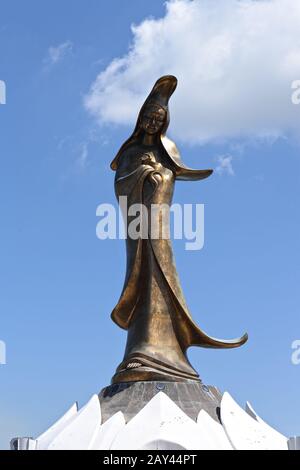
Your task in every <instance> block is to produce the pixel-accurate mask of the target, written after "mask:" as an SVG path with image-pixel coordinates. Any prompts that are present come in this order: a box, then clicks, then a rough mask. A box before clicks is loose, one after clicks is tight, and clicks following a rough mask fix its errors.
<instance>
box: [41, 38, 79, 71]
mask: <svg viewBox="0 0 300 470" xmlns="http://www.w3.org/2000/svg"><path fill="white" fill-rule="evenodd" d="M72 49H73V43H72V42H71V41H66V42H63V43H62V44H59V45H58V46H55V47H54V46H51V47H49V49H48V55H47V57H46V59H45V61H44V62H45V64H46V65H48V66H51V65H55V64H57V63H58V62H61V61H62V60H63V59H64V58H65V57H66V56H67V55H68V54H70V53H71V52H72Z"/></svg>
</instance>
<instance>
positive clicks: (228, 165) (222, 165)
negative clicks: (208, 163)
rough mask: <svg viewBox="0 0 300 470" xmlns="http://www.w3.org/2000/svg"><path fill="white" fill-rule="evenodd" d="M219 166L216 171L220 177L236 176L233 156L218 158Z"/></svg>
mask: <svg viewBox="0 0 300 470" xmlns="http://www.w3.org/2000/svg"><path fill="white" fill-rule="evenodd" d="M217 161H218V166H217V167H216V169H215V171H216V173H218V174H219V175H223V174H225V175H229V176H234V169H233V166H232V156H231V155H220V156H219V157H218V158H217Z"/></svg>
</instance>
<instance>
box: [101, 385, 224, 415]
mask: <svg viewBox="0 0 300 470" xmlns="http://www.w3.org/2000/svg"><path fill="white" fill-rule="evenodd" d="M159 392H164V393H165V394H166V395H167V396H168V397H169V398H170V399H171V400H172V401H173V402H174V403H175V404H176V405H177V406H179V408H181V409H182V411H184V412H185V413H186V414H187V415H188V416H189V417H190V418H192V419H193V420H194V421H196V420H197V417H198V414H199V412H200V411H201V410H205V411H206V412H207V413H208V414H209V415H210V416H211V417H212V418H213V419H214V420H216V421H217V422H220V420H219V409H220V403H221V399H222V395H221V393H220V392H219V391H218V389H217V388H216V387H211V386H206V385H203V384H202V383H200V382H196V381H190V382H186V381H185V382H174V381H141V382H121V383H116V384H113V385H109V386H108V387H106V388H104V389H103V390H101V392H100V393H99V400H100V404H101V413H102V422H105V421H106V420H107V419H109V418H110V417H111V416H113V415H114V414H115V413H117V412H118V411H121V412H122V413H123V414H124V417H125V420H126V422H128V421H130V420H131V419H132V418H133V417H134V416H135V415H136V414H137V413H138V412H139V411H140V410H141V409H142V408H143V407H144V406H146V405H147V403H148V402H149V401H150V400H151V399H152V398H153V397H154V396H155V395H156V394H157V393H159Z"/></svg>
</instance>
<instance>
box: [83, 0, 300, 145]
mask: <svg viewBox="0 0 300 470" xmlns="http://www.w3.org/2000/svg"><path fill="white" fill-rule="evenodd" d="M299 25H300V1H299V0H260V1H254V0H194V1H192V0H169V1H167V3H166V12H165V16H164V17H163V18H160V19H153V18H152V19H151V18H147V19H145V20H144V21H142V22H141V23H140V24H139V25H137V26H132V34H133V39H132V44H131V47H130V49H129V51H128V53H127V54H126V55H124V56H123V57H120V58H115V59H114V60H113V61H112V62H111V63H110V64H109V65H108V67H106V69H105V70H103V71H102V72H101V73H100V74H99V75H98V77H97V78H96V80H95V81H94V83H93V84H92V86H91V89H90V91H89V93H88V95H87V96H86V98H85V106H86V108H87V110H88V111H89V112H90V113H91V114H92V115H94V116H95V117H96V119H97V120H98V122H99V123H100V124H105V123H108V124H111V123H114V124H130V125H132V123H133V122H134V121H135V118H136V115H137V112H138V109H139V106H140V105H141V104H142V102H143V100H144V99H145V97H146V95H147V93H148V92H149V91H150V89H151V87H152V85H153V83H154V81H155V80H156V79H157V78H158V77H160V76H161V75H163V74H174V75H176V76H177V77H178V79H179V84H178V88H177V90H176V92H175V94H174V96H173V97H172V99H171V102H170V107H171V113H172V116H171V117H172V119H171V128H170V129H171V131H172V134H173V136H174V137H176V138H179V139H181V140H183V141H188V142H191V143H203V142H207V141H210V140H216V139H220V140H222V139H227V138H240V137H242V138H245V137H246V138H252V137H255V138H268V139H270V138H271V139H274V138H277V137H279V136H287V135H290V134H300V106H295V105H293V104H292V102H291V95H292V90H291V83H292V81H293V80H296V79H299V78H300V33H299V31H300V29H299Z"/></svg>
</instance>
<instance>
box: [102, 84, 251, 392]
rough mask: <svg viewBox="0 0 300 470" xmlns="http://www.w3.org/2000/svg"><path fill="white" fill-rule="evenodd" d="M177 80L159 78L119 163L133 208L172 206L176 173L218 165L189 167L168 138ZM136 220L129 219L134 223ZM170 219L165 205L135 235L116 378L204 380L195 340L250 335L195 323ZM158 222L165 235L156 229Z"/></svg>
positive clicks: (121, 184) (192, 174)
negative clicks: (196, 364) (190, 354)
mask: <svg viewBox="0 0 300 470" xmlns="http://www.w3.org/2000/svg"><path fill="white" fill-rule="evenodd" d="M176 86H177V79H176V78H175V77H174V76H164V77H161V78H160V79H159V80H158V81H157V82H156V83H155V85H154V87H153V89H152V91H151V93H150V95H149V96H148V98H147V99H146V101H145V103H144V104H143V106H142V108H141V110H140V113H139V116H138V120H137V124H136V127H135V129H134V132H133V134H132V135H131V136H130V138H129V139H128V140H127V141H126V142H125V143H124V144H123V145H122V147H121V148H120V150H119V152H118V154H117V155H116V157H115V159H114V160H113V162H112V163H111V168H112V169H113V170H114V171H116V177H115V192H116V195H117V198H119V197H120V196H127V198H128V201H127V203H128V207H130V206H131V205H132V204H141V203H142V204H144V205H145V206H146V207H147V208H149V213H150V208H151V205H153V204H158V205H159V206H160V205H165V204H167V205H168V206H170V204H171V202H172V196H173V191H174V184H175V180H187V181H196V180H201V179H204V178H207V177H208V176H210V175H211V174H212V172H213V171H212V170H192V169H190V168H187V167H186V166H185V165H184V164H183V163H182V161H181V158H180V155H179V152H178V150H177V148H176V146H175V144H174V143H173V142H172V141H170V139H168V138H167V137H166V131H167V127H168V124H169V109H168V102H169V98H170V96H171V95H172V93H173V92H174V90H175V88H176ZM159 206H158V207H159ZM131 220H132V218H131V217H128V218H127V222H126V223H127V229H128V226H129V224H130V222H131ZM168 223H169V220H168V218H166V217H163V218H162V217H161V216H160V215H159V212H158V216H157V219H156V220H153V219H152V220H148V226H147V234H148V236H147V237H144V236H141V237H139V238H137V239H132V238H131V237H130V236H127V239H126V250H127V270H126V277H125V283H124V287H123V291H122V294H121V297H120V299H119V302H118V304H117V305H116V307H115V308H114V310H113V312H112V319H113V320H114V321H115V322H116V323H117V324H118V325H119V326H120V327H121V328H123V329H125V330H127V331H128V336H127V345H126V350H125V355H124V359H123V361H122V363H121V364H120V365H119V367H118V368H117V371H116V373H115V375H114V377H113V379H112V383H117V382H131V381H148V380H151V381H156V380H158V381H190V380H195V381H199V380H200V379H199V375H198V374H197V372H196V371H195V370H194V369H193V367H192V366H191V364H190V363H189V361H188V359H187V356H186V351H187V349H188V348H189V347H190V346H202V347H205V348H235V347H238V346H241V345H242V344H244V343H245V342H246V341H247V338H248V337H247V334H245V335H244V336H242V337H241V338H238V339H235V340H229V341H227V340H220V339H216V338H212V337H210V336H208V335H207V334H206V333H205V332H204V331H202V330H201V329H200V328H198V327H197V325H196V324H195V323H194V321H193V320H192V318H191V315H190V313H189V310H188V307H187V305H186V302H185V299H184V296H183V292H182V289H181V286H180V282H179V278H178V274H177V272H176V267H175V262H174V257H173V252H172V246H171V241H170V239H169V238H166V237H165V234H166V233H168V230H166V229H168V227H166V226H164V225H166V224H168ZM153 224H156V225H157V227H158V228H159V230H161V232H160V233H163V234H164V236H161V237H152V236H151V234H152V233H153V232H152V231H151V228H153ZM154 232H155V231H154ZM156 233H157V232H156Z"/></svg>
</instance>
